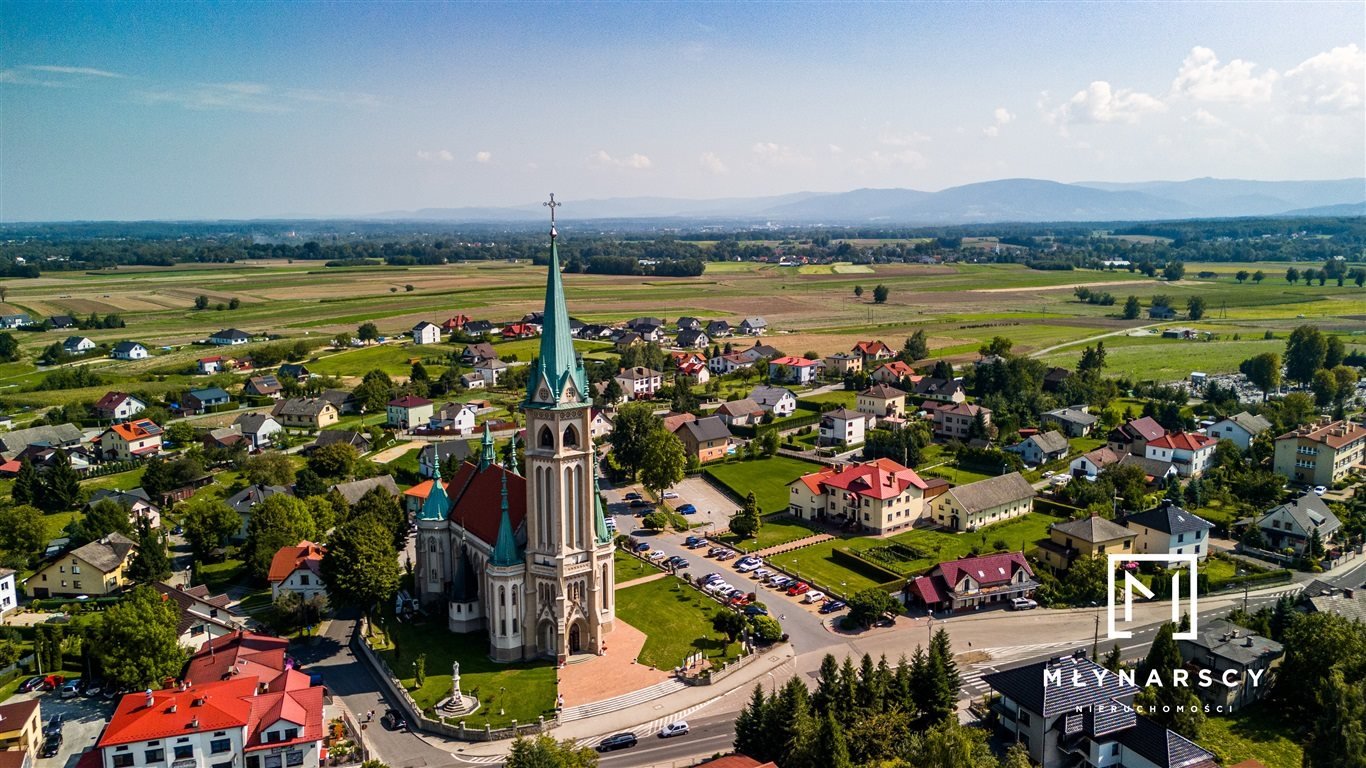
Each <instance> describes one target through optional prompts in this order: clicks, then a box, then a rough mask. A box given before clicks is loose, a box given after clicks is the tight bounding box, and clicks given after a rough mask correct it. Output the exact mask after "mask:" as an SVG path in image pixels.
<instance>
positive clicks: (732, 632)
mask: <svg viewBox="0 0 1366 768" xmlns="http://www.w3.org/2000/svg"><path fill="white" fill-rule="evenodd" d="M747 624H748V622H746V621H745V617H744V615H743V614H741V613H738V612H736V611H732V610H730V609H729V608H722V609H721V610H718V611H717V612H716V613H715V614H713V615H712V617H711V628H712V629H714V630H716V631H717V632H720V633H721V634H723V635H725V636H726V639H727V640H729V641H730V642H732V643H733V642H735V641H736V640H737V639H738V638H739V637H740V633H741V632H744V631H745V626H746V625H747Z"/></svg>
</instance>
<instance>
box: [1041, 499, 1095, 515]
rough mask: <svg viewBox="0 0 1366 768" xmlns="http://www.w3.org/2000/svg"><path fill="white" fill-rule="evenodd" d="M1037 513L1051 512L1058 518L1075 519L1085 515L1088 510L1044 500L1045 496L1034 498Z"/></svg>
mask: <svg viewBox="0 0 1366 768" xmlns="http://www.w3.org/2000/svg"><path fill="white" fill-rule="evenodd" d="M1034 511H1035V512H1049V513H1053V514H1054V515H1055V516H1057V517H1066V518H1073V517H1078V516H1081V515H1084V514H1085V512H1086V510H1084V509H1082V508H1081V507H1074V506H1072V505H1071V504H1063V503H1062V502H1061V501H1054V500H1053V499H1048V498H1044V497H1043V496H1035V497H1034Z"/></svg>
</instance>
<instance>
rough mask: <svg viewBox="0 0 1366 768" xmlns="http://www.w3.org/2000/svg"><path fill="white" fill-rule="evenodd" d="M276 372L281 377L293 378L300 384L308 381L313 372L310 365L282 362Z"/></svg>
mask: <svg viewBox="0 0 1366 768" xmlns="http://www.w3.org/2000/svg"><path fill="white" fill-rule="evenodd" d="M276 374H277V375H278V377H279V378H281V379H291V380H293V381H297V382H299V383H300V384H302V383H304V382H305V381H308V380H309V379H310V378H311V377H312V376H313V374H312V373H309V370H308V367H307V366H305V365H303V364H302V363H282V364H281V365H280V367H279V369H278V370H277V371H276Z"/></svg>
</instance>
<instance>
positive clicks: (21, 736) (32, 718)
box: [0, 699, 43, 756]
mask: <svg viewBox="0 0 1366 768" xmlns="http://www.w3.org/2000/svg"><path fill="white" fill-rule="evenodd" d="M42 746H43V709H42V705H41V704H39V702H38V700H37V699H29V700H28V701H16V702H14V703H12V704H0V750H9V749H13V750H28V753H29V754H30V755H34V756H37V754H38V750H39V749H41V748H42Z"/></svg>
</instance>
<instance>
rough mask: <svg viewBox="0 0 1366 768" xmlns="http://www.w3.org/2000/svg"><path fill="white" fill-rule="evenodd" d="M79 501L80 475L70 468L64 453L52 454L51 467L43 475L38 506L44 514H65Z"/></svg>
mask: <svg viewBox="0 0 1366 768" xmlns="http://www.w3.org/2000/svg"><path fill="white" fill-rule="evenodd" d="M80 501H81V475H80V473H79V472H77V471H76V469H75V467H72V466H71V458H70V457H69V456H67V455H66V452H65V451H57V452H55V453H54V454H53V460H52V466H51V467H48V470H47V472H46V473H44V475H43V494H42V496H41V497H40V498H39V506H41V507H42V509H43V511H44V512H65V511H66V510H69V509H75V508H76V506H77V505H78V504H80Z"/></svg>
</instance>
